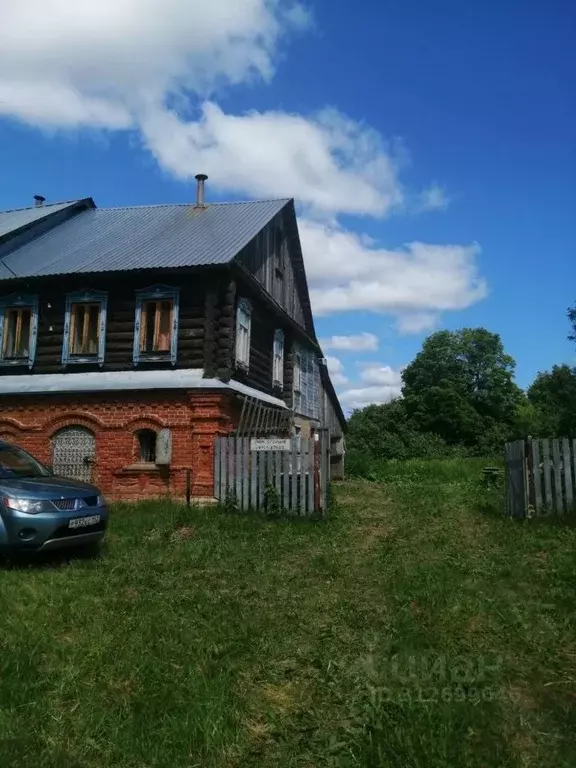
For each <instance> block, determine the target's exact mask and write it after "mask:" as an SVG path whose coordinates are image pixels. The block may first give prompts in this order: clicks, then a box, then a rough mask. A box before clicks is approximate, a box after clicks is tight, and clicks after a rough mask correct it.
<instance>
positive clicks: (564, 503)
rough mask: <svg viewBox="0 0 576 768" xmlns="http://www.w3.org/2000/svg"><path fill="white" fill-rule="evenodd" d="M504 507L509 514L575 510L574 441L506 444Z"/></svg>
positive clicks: (575, 444)
mask: <svg viewBox="0 0 576 768" xmlns="http://www.w3.org/2000/svg"><path fill="white" fill-rule="evenodd" d="M506 469H507V488H506V493H507V507H508V514H509V515H511V516H512V517H527V516H528V515H534V516H539V515H543V514H547V513H554V514H556V515H559V516H561V515H563V514H567V513H574V512H576V508H575V505H576V487H575V486H576V440H570V439H568V438H553V439H543V440H526V441H524V440H517V441H516V442H514V443H507V444H506Z"/></svg>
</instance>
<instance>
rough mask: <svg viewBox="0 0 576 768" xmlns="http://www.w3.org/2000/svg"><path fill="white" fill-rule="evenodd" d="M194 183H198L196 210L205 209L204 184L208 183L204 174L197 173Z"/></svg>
mask: <svg viewBox="0 0 576 768" xmlns="http://www.w3.org/2000/svg"><path fill="white" fill-rule="evenodd" d="M196 181H197V182H198V184H197V187H196V208H205V207H206V203H205V202H204V182H205V181H208V176H206V174H205V173H199V174H197V176H196Z"/></svg>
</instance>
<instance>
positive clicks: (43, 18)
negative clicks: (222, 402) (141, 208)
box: [0, 0, 487, 332]
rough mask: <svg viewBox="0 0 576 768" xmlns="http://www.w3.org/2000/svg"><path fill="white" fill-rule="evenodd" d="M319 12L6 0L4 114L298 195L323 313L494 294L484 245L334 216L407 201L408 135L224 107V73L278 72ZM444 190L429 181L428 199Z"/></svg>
mask: <svg viewBox="0 0 576 768" xmlns="http://www.w3.org/2000/svg"><path fill="white" fill-rule="evenodd" d="M310 24H311V16H310V13H309V11H308V10H307V8H306V6H305V5H304V4H302V3H300V2H298V0H218V2H212V3H205V2H203V0H98V2H93V3H72V2H69V0H49V1H48V0H0V116H1V115H6V116H9V117H12V118H16V119H18V120H21V121H24V122H26V123H28V124H30V125H34V126H38V127H41V128H50V129H66V130H71V129H75V128H82V127H87V128H97V129H108V130H130V131H133V132H135V133H136V134H137V135H138V136H139V137H140V139H141V141H142V144H143V145H144V146H145V147H146V148H147V149H148V150H149V151H150V152H151V153H152V154H153V155H154V157H155V158H156V159H157V161H158V163H159V164H160V166H161V167H162V168H164V169H165V170H166V171H168V172H169V173H171V174H172V175H174V176H176V177H178V178H181V179H188V178H190V177H191V176H193V175H194V174H195V173H197V172H200V171H201V172H206V173H208V174H209V175H210V177H211V180H212V183H213V184H214V186H216V187H218V188H220V189H222V190H227V191H231V192H234V193H238V194H243V195H247V196H254V197H284V196H294V197H295V198H296V199H297V201H299V203H301V204H302V205H303V206H304V215H303V216H302V217H301V218H300V228H301V236H302V242H303V246H304V252H305V258H306V265H307V272H308V276H309V280H310V284H311V287H312V289H313V290H312V300H313V305H314V308H315V310H316V312H318V313H321V314H322V313H323V314H328V313H330V312H335V311H346V310H372V311H377V312H386V313H389V314H391V315H392V316H393V317H395V318H396V321H397V324H398V327H399V329H400V330H401V331H402V332H415V330H416V329H420V330H422V329H423V328H424V327H425V326H426V325H428V327H432V325H433V324H434V323H435V322H437V320H438V317H439V314H440V313H441V312H443V311H448V310H456V309H464V308H466V307H468V306H470V305H471V304H473V303H474V302H476V301H479V300H480V299H481V298H483V297H484V296H485V295H486V290H487V289H486V284H485V282H484V281H483V280H482V279H481V277H480V276H479V274H478V270H477V266H476V258H477V256H478V253H479V248H478V246H476V245H428V244H424V243H419V242H413V243H408V244H407V245H405V246H404V247H403V248H398V249H394V250H389V249H386V248H384V247H382V246H381V245H380V244H378V243H375V242H373V241H372V240H370V239H369V238H367V237H363V236H361V235H359V234H357V233H355V232H352V231H348V230H346V229H345V228H344V227H343V226H341V224H340V223H339V219H338V217H339V216H341V215H342V214H353V215H368V216H373V217H377V218H384V217H386V216H387V215H389V214H390V213H392V212H394V211H396V210H399V209H404V210H410V209H411V208H412V202H411V201H413V199H414V195H413V194H411V193H410V192H406V191H405V190H404V188H403V184H402V182H401V179H400V175H401V171H402V166H403V162H404V161H405V159H406V153H405V150H404V149H403V147H402V145H401V144H400V143H398V142H392V143H390V142H386V141H385V140H384V139H383V138H382V136H381V135H380V134H379V133H378V132H377V131H375V130H373V129H372V128H370V127H369V126H367V125H364V124H362V123H359V122H356V121H354V120H352V119H350V118H349V117H347V116H345V115H343V114H341V113H340V112H339V111H337V110H336V109H332V108H324V109H320V110H318V111H316V112H314V113H311V114H306V115H302V114H294V113H289V112H286V111H273V110H272V111H266V112H257V111H247V112H242V113H239V114H230V113H228V112H226V111H225V110H224V109H223V108H222V107H221V106H220V105H219V104H218V101H217V94H218V93H219V89H220V88H221V86H228V87H229V86H235V85H238V84H241V83H246V82H251V81H259V82H264V83H266V82H270V81H271V79H272V78H273V75H274V72H275V66H276V62H277V60H278V55H279V50H280V47H281V45H282V41H283V39H284V38H285V37H286V35H287V34H290V33H292V34H295V33H296V32H300V31H301V30H302V29H305V28H306V27H308V26H310ZM407 200H408V202H406V201H407ZM447 201H448V198H447V196H446V194H445V192H444V190H443V189H442V188H441V187H440V186H439V185H436V184H434V185H432V186H431V187H429V188H428V189H426V190H425V191H424V192H423V193H421V195H420V202H419V205H420V208H421V209H422V210H432V209H439V208H443V207H445V205H446V204H447Z"/></svg>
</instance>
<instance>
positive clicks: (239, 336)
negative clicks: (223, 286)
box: [236, 299, 252, 368]
mask: <svg viewBox="0 0 576 768" xmlns="http://www.w3.org/2000/svg"><path fill="white" fill-rule="evenodd" d="M251 327H252V305H251V304H250V302H249V301H247V299H240V301H239V302H238V309H237V310H236V364H237V365H239V366H241V367H243V368H248V366H249V364H250V332H251Z"/></svg>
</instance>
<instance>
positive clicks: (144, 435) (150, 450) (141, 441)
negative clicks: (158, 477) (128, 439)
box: [136, 429, 156, 464]
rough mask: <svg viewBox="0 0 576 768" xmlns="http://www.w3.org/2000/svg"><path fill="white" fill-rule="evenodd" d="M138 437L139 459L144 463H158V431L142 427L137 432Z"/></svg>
mask: <svg viewBox="0 0 576 768" xmlns="http://www.w3.org/2000/svg"><path fill="white" fill-rule="evenodd" d="M136 437H137V439H138V460H139V461H140V463H142V464H155V463H156V432H154V430H152V429H142V430H140V432H137V433H136Z"/></svg>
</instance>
